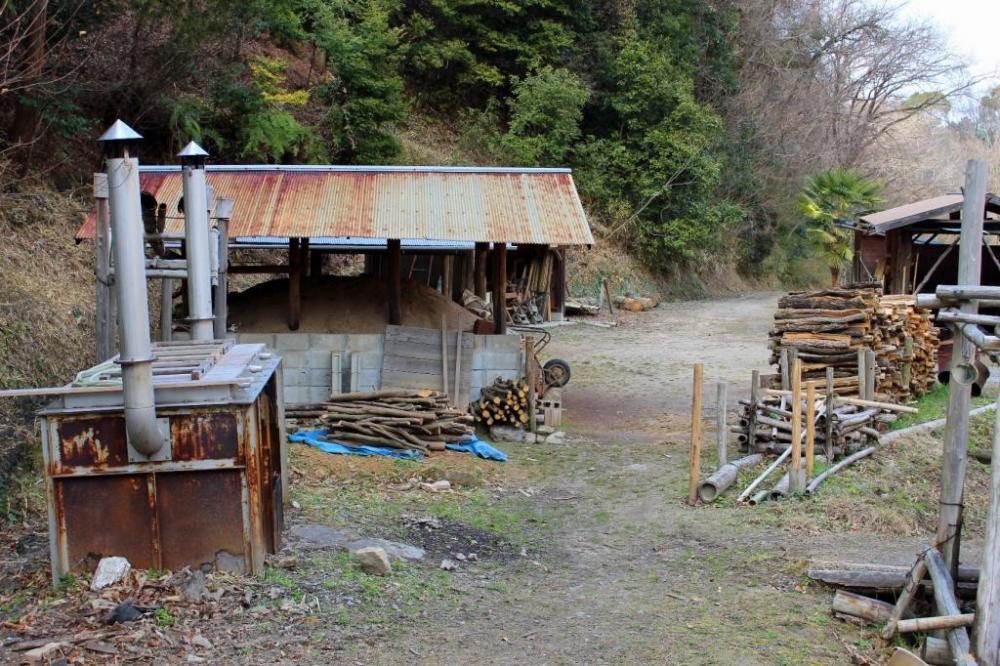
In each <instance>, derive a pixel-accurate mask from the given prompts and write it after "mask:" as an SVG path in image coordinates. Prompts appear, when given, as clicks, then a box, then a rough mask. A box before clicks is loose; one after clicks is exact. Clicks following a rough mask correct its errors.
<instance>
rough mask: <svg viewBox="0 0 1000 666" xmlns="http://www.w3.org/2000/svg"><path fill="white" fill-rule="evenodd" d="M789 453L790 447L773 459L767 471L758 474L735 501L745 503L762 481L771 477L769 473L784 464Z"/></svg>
mask: <svg viewBox="0 0 1000 666" xmlns="http://www.w3.org/2000/svg"><path fill="white" fill-rule="evenodd" d="M791 452H792V447H790V446H789V447H788V448H786V449H785V450H784V451H782V452H781V455H779V456H778V457H777V458H775V459H774V462H772V463H771V464H770V465H768V467H767V469H765V470H764V471H763V472H761V473H760V476H758V477H757V478H756V479H754V480H753V481H751V482H750V485H749V486H747V487H746V489H745V490H744V491H743V492H742V493H740V496H739V497H737V498H736V501H737V502H745V501H746V499H747V498H748V497H750V494H751V493H752V492H753V491H754V490H756V489H757V486H759V485H760V484H762V483H763V482H764V479H766V478H767V477H769V476H771V472H773V471H774V470H776V469H777V468H778V466H779V465H781V463H783V462H785V458H787V457H788V455H789V454H790V453H791ZM764 493H765V494H766V493H767V491H764Z"/></svg>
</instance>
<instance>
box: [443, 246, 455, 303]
mask: <svg viewBox="0 0 1000 666" xmlns="http://www.w3.org/2000/svg"><path fill="white" fill-rule="evenodd" d="M454 280H455V257H454V256H453V255H450V254H449V255H448V256H446V257H442V259H441V295H442V296H444V297H445V298H447V299H449V300H450V299H451V297H452V294H451V291H452V286H453V284H454Z"/></svg>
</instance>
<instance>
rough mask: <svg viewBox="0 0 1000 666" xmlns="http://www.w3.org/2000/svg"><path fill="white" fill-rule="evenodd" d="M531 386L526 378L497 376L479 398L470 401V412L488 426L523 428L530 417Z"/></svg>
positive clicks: (478, 420) (484, 388) (485, 387)
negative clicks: (516, 378)
mask: <svg viewBox="0 0 1000 666" xmlns="http://www.w3.org/2000/svg"><path fill="white" fill-rule="evenodd" d="M529 388H530V384H529V382H528V381H527V380H526V379H520V380H512V379H501V378H500V377H497V378H496V380H495V381H494V382H493V384H492V385H491V386H484V387H483V390H482V393H481V394H480V396H479V399H478V400H473V401H472V402H470V403H469V413H470V414H472V415H473V416H475V419H476V421H477V422H478V423H483V424H486V425H487V426H492V425H504V424H506V425H512V426H515V427H518V428H523V427H525V426H526V425H528V421H529V419H530V417H529V413H530V412H529V395H528V394H529Z"/></svg>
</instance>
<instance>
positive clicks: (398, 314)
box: [386, 238, 403, 325]
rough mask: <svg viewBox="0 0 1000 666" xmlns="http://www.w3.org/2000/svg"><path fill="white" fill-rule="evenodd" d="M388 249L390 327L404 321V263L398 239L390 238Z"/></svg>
mask: <svg viewBox="0 0 1000 666" xmlns="http://www.w3.org/2000/svg"><path fill="white" fill-rule="evenodd" d="M387 249H388V262H387V263H388V274H387V275H386V281H387V282H388V283H389V284H388V286H389V299H388V300H389V314H388V321H389V324H390V325H399V323H400V322H402V320H403V314H402V309H401V306H400V299H401V292H402V284H403V278H402V263H403V252H402V247H401V245H400V241H399V239H398V238H390V239H389V240H388V241H387Z"/></svg>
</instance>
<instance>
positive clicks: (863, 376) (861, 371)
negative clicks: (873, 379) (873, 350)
mask: <svg viewBox="0 0 1000 666" xmlns="http://www.w3.org/2000/svg"><path fill="white" fill-rule="evenodd" d="M867 351H868V350H866V349H864V348H861V349H859V350H858V397H859V398H861V399H862V400H871V396H869V395H867V393H866V392H865V389H866V388H867V387H868V381H867V377H868V373H867V372H865V361H867V360H868V353H867Z"/></svg>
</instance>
